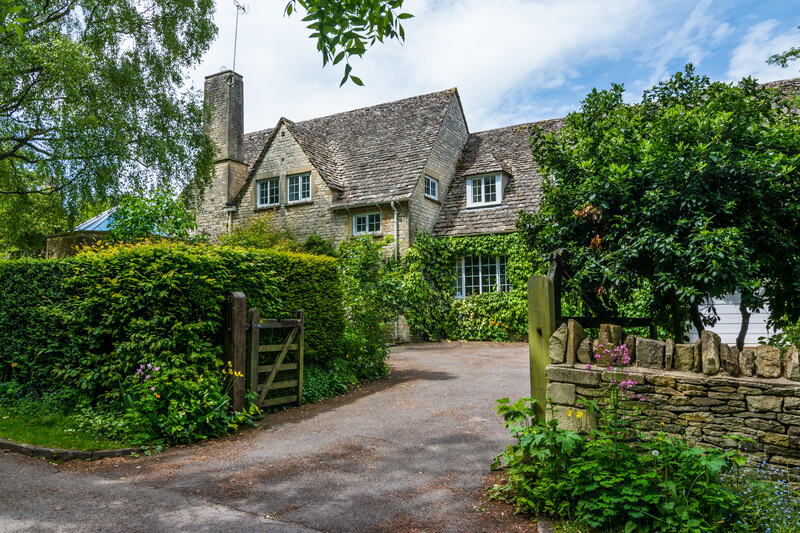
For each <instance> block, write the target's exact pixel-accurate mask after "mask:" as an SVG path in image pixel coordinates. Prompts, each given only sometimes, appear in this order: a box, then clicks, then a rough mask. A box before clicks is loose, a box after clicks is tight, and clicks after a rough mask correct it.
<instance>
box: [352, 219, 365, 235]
mask: <svg viewBox="0 0 800 533" xmlns="http://www.w3.org/2000/svg"><path fill="white" fill-rule="evenodd" d="M354 220H355V221H356V224H355V225H356V227H355V233H364V232H365V231H367V217H365V216H358V217H355V219H354Z"/></svg>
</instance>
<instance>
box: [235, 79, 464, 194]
mask: <svg viewBox="0 0 800 533" xmlns="http://www.w3.org/2000/svg"><path fill="white" fill-rule="evenodd" d="M454 97H455V98H458V92H457V91H456V90H455V89H448V90H446V91H441V92H437V93H431V94H426V95H421V96H414V97H412V98H406V99H403V100H398V101H396V102H389V103H386V104H380V105H376V106H372V107H365V108H362V109H356V110H354V111H347V112H345V113H339V114H336V115H330V116H327V117H321V118H315V119H312V120H306V121H302V122H291V121H289V120H286V119H282V120H284V122H285V123H286V124H287V127H288V128H289V130H290V132H291V133H292V135H294V136H295V138H296V139H297V142H298V143H299V144H300V145H301V147H302V148H303V150H304V151H305V152H306V155H308V157H309V159H310V160H311V162H312V164H313V165H314V167H315V168H316V169H317V170H318V171H319V172H320V174H321V176H322V177H323V179H324V180H325V181H326V182H327V183H328V185H330V186H332V187H333V188H337V189H340V190H342V193H341V194H340V195H339V196H338V198H337V199H336V200H335V201H334V202H333V205H332V206H331V207H332V208H334V209H336V208H344V207H354V206H358V205H365V204H371V203H385V202H389V201H391V200H405V199H408V198H410V197H411V193H412V191H413V190H414V186H415V185H416V183H417V181H418V179H419V177H420V176H421V175H422V171H423V169H424V167H425V163H426V162H427V160H428V157H429V156H430V152H431V149H432V148H433V144H434V142H435V141H436V138H437V136H438V134H439V129H440V128H441V125H442V122H443V120H444V117H445V115H446V114H447V110H448V107H449V105H450V101H451V100H452V99H453V98H454ZM271 133H272V130H262V131H259V132H255V133H250V134H247V135H245V162H246V163H247V164H248V165H249V166H250V169H251V171H252V170H253V167H254V165H256V163H257V161H258V158H259V156H260V153H261V151H262V150H263V149H264V147H265V145H266V144H267V142H268V141H269V137H270V134H271Z"/></svg>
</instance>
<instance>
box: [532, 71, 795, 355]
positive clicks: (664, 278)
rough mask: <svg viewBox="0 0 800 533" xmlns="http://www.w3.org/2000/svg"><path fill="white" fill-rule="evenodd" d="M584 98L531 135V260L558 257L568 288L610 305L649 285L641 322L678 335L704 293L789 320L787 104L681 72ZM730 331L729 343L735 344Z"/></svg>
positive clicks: (705, 314) (751, 84)
mask: <svg viewBox="0 0 800 533" xmlns="http://www.w3.org/2000/svg"><path fill="white" fill-rule="evenodd" d="M623 95H624V88H623V87H622V86H621V85H613V86H612V88H611V89H609V90H604V91H598V90H593V91H592V92H591V93H590V94H589V95H588V96H587V97H586V99H585V100H584V101H583V102H582V107H581V109H580V111H578V112H575V113H571V114H570V115H568V116H567V117H566V119H565V124H564V126H563V128H561V129H560V130H559V131H556V132H554V133H551V134H545V133H543V132H541V131H539V132H537V133H534V135H533V137H532V140H531V142H532V146H533V152H534V158H535V159H536V160H537V162H538V164H539V165H540V167H541V168H542V170H543V171H544V174H546V175H548V176H549V178H547V179H544V183H543V197H542V202H541V207H540V210H539V212H538V213H535V214H529V215H522V216H521V217H520V220H519V224H518V225H519V227H520V229H521V230H522V231H523V232H524V233H525V234H526V236H527V237H528V239H529V242H530V243H531V244H532V245H533V246H535V247H536V248H537V249H539V250H540V251H541V252H542V253H549V252H552V251H555V250H556V249H559V248H567V249H568V250H569V251H570V252H571V258H570V262H571V266H572V267H573V269H574V270H575V271H576V272H577V275H576V277H575V278H574V280H573V283H574V288H575V289H577V290H579V291H582V292H588V291H593V292H594V293H595V294H597V295H598V296H600V297H601V298H603V299H604V300H605V301H606V303H607V304H609V305H610V306H611V307H612V308H613V306H614V305H616V304H618V303H619V302H622V301H625V299H626V298H627V297H629V296H630V295H631V294H632V293H633V291H636V290H638V289H642V288H644V289H646V290H649V291H652V294H653V302H652V309H651V312H652V316H653V317H654V318H655V319H656V320H657V321H658V322H659V323H660V324H661V325H663V326H665V327H666V328H667V329H668V330H669V331H672V332H673V334H674V335H675V338H676V339H678V340H679V341H680V339H682V338H683V332H684V324H685V323H686V320H687V318H688V317H689V313H688V312H687V310H689V309H691V310H692V315H693V316H692V319H693V322H694V324H695V325H696V326H697V327H698V328H702V327H703V324H706V325H707V324H710V323H713V321H714V313H713V310H709V309H704V308H702V307H701V304H702V302H704V301H705V300H706V299H707V298H709V297H715V296H721V295H723V294H727V293H733V292H740V293H742V294H743V302H744V306H743V309H742V310H743V316H748V313H749V311H751V310H754V309H758V308H760V307H761V306H763V304H764V303H768V304H769V306H770V309H771V312H772V317H773V318H774V319H776V320H778V321H780V320H781V319H782V318H784V317H788V318H789V319H790V320H797V318H798V317H800V194H799V193H800V166H799V165H800V118H798V114H797V113H795V112H793V111H792V109H793V107H792V106H793V105H794V99H792V98H790V99H787V98H786V97H784V96H782V95H781V94H780V93H779V92H778V91H776V90H772V89H766V88H764V87H761V86H759V85H757V84H756V82H755V81H754V80H752V79H744V80H742V81H741V82H739V83H738V84H735V85H733V84H724V83H712V82H710V81H709V80H708V78H706V77H702V76H698V75H696V74H695V73H694V71H693V69H692V67H691V65H689V66H687V67H686V69H685V72H682V73H681V72H679V73H677V74H675V75H674V76H673V77H672V78H670V79H669V80H667V81H665V82H662V83H659V84H658V85H656V86H655V87H653V88H652V89H650V90H648V91H646V92H645V93H644V96H643V98H642V100H641V101H640V102H638V103H635V104H628V103H625V101H624V99H623ZM742 337H743V334H742V335H740V338H742Z"/></svg>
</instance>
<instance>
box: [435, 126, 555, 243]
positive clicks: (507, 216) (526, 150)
mask: <svg viewBox="0 0 800 533" xmlns="http://www.w3.org/2000/svg"><path fill="white" fill-rule="evenodd" d="M563 124H564V119H562V118H559V119H553V120H546V121H542V122H537V123H535V124H520V125H518V126H509V127H506V128H500V129H496V130H489V131H483V132H479V133H473V134H471V135H470V136H469V139H468V140H467V144H466V145H465V146H464V150H463V153H462V157H461V161H460V163H459V166H458V171H457V172H456V175H455V177H454V178H453V182H452V184H451V185H450V190H449V191H448V192H447V197H446V198H445V201H444V204H443V205H442V211H441V214H440V216H439V219H438V221H437V223H436V226H434V228H433V234H434V235H435V236H439V237H444V236H458V235H472V234H479V233H502V232H510V231H514V230H515V229H516V225H515V224H516V220H517V215H518V213H519V211H528V212H532V211H535V210H536V209H538V208H539V200H540V198H541V176H540V175H539V172H538V165H537V164H536V162H535V161H534V160H533V155H532V153H531V147H530V135H531V131H532V128H533V127H534V126H537V127H540V128H542V129H543V130H544V131H546V132H549V131H555V130H558V129H560V128H561V127H562V126H563ZM493 161H494V163H493ZM501 170H502V171H504V172H506V173H507V174H508V175H509V180H508V183H507V185H506V187H505V189H504V191H503V203H502V204H501V205H499V206H492V207H479V208H467V177H468V176H475V175H478V174H485V173H490V172H498V171H501Z"/></svg>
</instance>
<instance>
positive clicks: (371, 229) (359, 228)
mask: <svg viewBox="0 0 800 533" xmlns="http://www.w3.org/2000/svg"><path fill="white" fill-rule="evenodd" d="M380 232H381V214H380V213H367V214H364V215H355V216H354V217H353V235H364V234H366V233H380Z"/></svg>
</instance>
